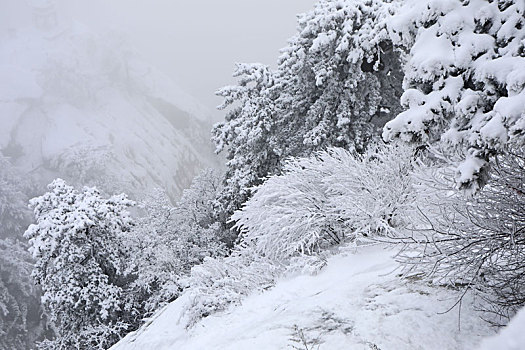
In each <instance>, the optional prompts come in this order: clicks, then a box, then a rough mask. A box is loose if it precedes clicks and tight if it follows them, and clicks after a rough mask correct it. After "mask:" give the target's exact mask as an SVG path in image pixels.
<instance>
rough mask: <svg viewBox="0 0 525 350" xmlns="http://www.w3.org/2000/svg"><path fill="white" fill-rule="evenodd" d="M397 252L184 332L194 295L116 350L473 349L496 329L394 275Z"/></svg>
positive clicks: (348, 264)
mask: <svg viewBox="0 0 525 350" xmlns="http://www.w3.org/2000/svg"><path fill="white" fill-rule="evenodd" d="M395 268H396V263H395V262H394V260H393V259H392V252H391V251H386V250H384V249H383V248H382V247H380V246H375V247H365V248H360V249H359V251H358V252H357V253H355V254H353V253H343V254H339V255H337V256H334V257H332V258H330V259H329V260H328V263H327V266H326V267H325V268H324V269H323V270H321V272H320V273H319V274H317V275H316V276H306V275H299V276H295V277H289V278H285V279H282V280H281V281H280V282H278V283H277V285H276V286H275V287H274V288H272V289H270V290H269V291H267V292H264V293H262V294H255V295H251V296H249V297H248V298H246V299H245V300H244V301H243V303H242V305H240V306H232V307H230V308H229V309H228V310H227V311H225V312H221V313H218V314H214V315H211V316H209V317H207V318H205V319H203V320H201V321H200V322H198V323H197V324H196V325H195V326H194V327H193V328H191V329H189V330H185V328H184V326H183V316H182V315H181V310H182V307H183V305H184V304H185V302H186V300H185V298H187V296H182V297H181V298H180V299H178V300H176V301H175V302H173V303H171V304H169V305H168V306H167V307H166V308H164V309H163V310H161V311H160V312H159V313H158V314H157V315H156V316H155V317H154V318H153V319H152V320H151V321H150V322H149V323H148V324H146V325H145V326H144V327H142V328H141V329H140V330H139V331H137V332H135V333H132V334H130V335H128V336H127V337H126V338H124V339H123V340H122V341H121V342H119V343H118V344H116V345H115V346H114V347H113V348H112V350H139V349H156V350H169V349H290V348H294V346H295V348H297V349H306V347H305V346H304V343H303V341H302V340H301V339H304V341H305V342H306V344H308V349H317V348H319V349H383V350H384V349H398V350H402V349H411V350H412V349H436V350H438V349H439V350H443V349H472V348H474V347H475V346H477V344H478V343H479V342H480V340H481V338H482V337H485V336H487V335H491V334H492V333H493V331H492V330H491V328H490V327H489V326H488V325H487V324H486V323H484V322H483V321H482V320H481V319H480V318H479V315H478V314H476V313H475V312H474V311H473V310H472V308H471V301H470V300H468V299H466V300H464V302H463V304H462V309H461V330H460V329H459V328H458V312H457V309H455V310H454V311H452V312H448V313H444V314H439V313H440V312H443V311H446V310H447V309H448V308H449V307H450V306H451V305H453V304H454V302H455V301H456V297H457V294H456V293H454V292H453V291H451V290H448V289H445V288H436V287H430V286H428V285H425V284H422V283H419V282H418V281H412V282H407V281H403V280H400V279H399V278H397V277H396V275H395V273H392V272H393V270H394V269H395Z"/></svg>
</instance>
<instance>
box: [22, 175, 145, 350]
mask: <svg viewBox="0 0 525 350" xmlns="http://www.w3.org/2000/svg"><path fill="white" fill-rule="evenodd" d="M30 203H31V207H32V208H33V210H34V214H35V219H36V224H33V225H31V226H30V227H29V228H28V229H27V231H26V233H25V237H26V238H27V239H28V240H29V244H30V252H31V253H32V254H33V257H34V258H35V259H36V264H35V266H34V270H33V274H32V275H33V277H34V279H35V281H36V282H37V283H38V284H39V285H40V286H41V287H42V293H43V295H42V302H43V304H44V306H45V308H46V310H47V311H48V312H49V315H50V320H51V322H52V324H53V326H54V330H55V332H56V334H57V338H56V339H55V340H54V341H52V342H51V343H47V344H48V346H49V344H52V345H51V346H52V347H54V348H55V349H71V348H72V347H74V346H75V344H84V345H83V346H82V347H81V348H85V349H88V348H96V347H97V346H98V347H103V346H106V347H107V346H108V345H111V344H112V343H113V342H114V341H116V340H118V338H119V335H120V334H119V331H116V332H114V333H113V334H111V336H110V337H109V338H97V339H92V337H91V336H90V337H89V339H91V340H89V339H82V335H83V334H88V333H89V334H91V333H90V332H89V329H98V328H99V327H109V328H112V327H113V326H115V327H117V326H118V328H119V330H120V329H122V328H123V327H121V326H119V325H120V324H125V325H126V326H127V327H133V326H136V322H137V320H136V318H137V317H138V316H139V313H138V310H136V308H135V305H134V301H133V297H132V296H130V293H129V291H128V290H126V288H127V284H128V282H129V281H128V276H127V264H128V263H129V259H130V257H129V254H128V252H127V251H126V250H125V245H124V244H123V236H124V232H126V231H129V229H130V227H131V225H132V220H131V217H130V215H129V213H128V211H127V208H128V207H129V206H131V205H132V204H133V202H131V201H130V200H128V199H127V198H126V197H125V196H124V195H119V196H113V197H111V198H109V199H105V198H102V197H101V195H100V194H99V192H98V191H97V190H96V189H95V188H84V190H82V191H77V190H75V189H74V188H73V187H71V186H68V185H67V184H66V183H65V182H64V181H63V180H60V179H57V180H55V181H53V183H51V184H50V185H49V192H48V193H46V194H44V195H43V196H41V197H37V198H34V199H32V200H31V201H30Z"/></svg>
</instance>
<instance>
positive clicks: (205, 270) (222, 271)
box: [184, 247, 283, 326]
mask: <svg viewBox="0 0 525 350" xmlns="http://www.w3.org/2000/svg"><path fill="white" fill-rule="evenodd" d="M282 271H283V267H282V266H280V265H277V264H275V263H274V262H272V261H271V260H270V259H268V258H266V257H263V256H261V255H259V254H258V253H257V252H255V251H254V250H252V249H250V248H249V247H241V248H240V249H238V250H236V251H234V252H233V253H232V254H231V255H230V256H228V257H226V258H218V259H212V258H206V259H205V260H204V263H203V264H202V265H198V266H195V267H194V268H193V269H192V270H191V275H190V276H189V277H188V278H187V279H185V280H184V283H185V284H186V286H187V290H186V292H185V297H186V298H187V299H186V300H187V301H186V304H185V307H184V319H185V322H186V324H187V325H188V326H192V325H193V324H195V323H196V322H197V321H198V320H199V319H201V318H203V317H206V316H208V315H210V314H212V313H214V312H218V311H222V310H225V309H226V308H228V307H229V306H230V305H234V304H237V303H239V302H240V301H241V300H242V299H243V298H244V297H246V296H247V295H248V294H250V293H254V292H257V291H262V290H265V289H268V288H270V287H272V286H273V285H274V284H275V279H276V278H277V277H278V276H279V275H280V274H281V273H282Z"/></svg>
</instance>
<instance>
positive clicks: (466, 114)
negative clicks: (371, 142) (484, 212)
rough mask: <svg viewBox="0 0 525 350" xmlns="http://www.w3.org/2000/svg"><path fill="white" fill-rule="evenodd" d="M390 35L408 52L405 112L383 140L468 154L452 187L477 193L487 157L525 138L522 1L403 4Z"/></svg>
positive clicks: (458, 0)
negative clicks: (446, 146)
mask: <svg viewBox="0 0 525 350" xmlns="http://www.w3.org/2000/svg"><path fill="white" fill-rule="evenodd" d="M388 31H389V35H390V37H391V39H392V41H393V43H394V44H395V45H398V46H401V47H405V48H407V49H409V50H410V51H409V55H408V62H407V64H406V67H405V79H404V84H403V88H404V90H405V92H404V94H403V96H402V98H401V102H402V104H403V106H404V107H405V108H406V110H405V111H404V112H402V113H400V114H399V115H398V116H397V117H396V118H395V119H394V120H392V121H391V122H389V123H388V124H387V125H386V126H385V129H384V132H383V137H384V138H385V139H386V140H392V139H394V138H397V137H400V138H402V139H404V140H407V141H414V140H415V141H422V142H428V141H435V140H439V139H441V140H442V141H444V142H445V143H447V144H449V145H451V146H452V147H456V146H461V148H467V149H469V156H468V157H467V159H466V162H465V163H464V164H463V165H462V166H461V167H460V168H459V169H458V178H457V181H458V184H459V185H460V187H465V188H472V187H474V189H475V188H477V186H478V185H479V184H478V182H479V180H480V176H481V174H482V173H483V170H484V168H485V167H486V165H487V163H486V161H487V160H488V158H489V157H490V156H491V155H493V154H494V153H495V152H498V151H500V150H502V149H503V148H504V147H505V144H506V143H507V142H508V141H509V140H510V139H512V138H523V135H524V132H525V90H524V87H525V2H523V1H522V0H499V1H490V2H489V1H484V0H425V1H421V0H408V1H405V3H404V5H403V6H402V7H400V8H399V9H398V10H396V13H395V15H394V16H393V17H391V18H390V19H389V21H388Z"/></svg>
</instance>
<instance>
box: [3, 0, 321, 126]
mask: <svg viewBox="0 0 525 350" xmlns="http://www.w3.org/2000/svg"><path fill="white" fill-rule="evenodd" d="M2 1H19V0H0V2H2ZM59 2H61V3H62V4H65V5H66V6H67V7H69V9H70V12H71V13H72V14H73V15H74V17H77V18H78V19H79V20H80V21H82V22H85V23H86V24H88V25H90V26H92V27H93V26H101V27H106V26H107V27H113V28H118V29H119V30H120V31H122V32H124V33H125V34H126V35H127V36H129V38H130V39H131V41H132V43H133V44H134V45H135V46H136V48H137V49H138V50H139V51H140V52H141V53H142V55H143V56H144V57H145V58H146V59H147V60H148V61H149V62H150V63H152V64H153V65H155V66H157V67H158V68H159V69H160V70H162V71H164V72H165V73H167V74H168V75H169V76H171V77H172V78H173V79H174V80H175V81H176V82H177V83H178V84H179V85H180V86H181V87H182V88H183V89H184V90H186V91H187V92H189V93H190V94H192V95H193V96H195V97H196V98H197V99H198V100H200V101H201V102H202V103H203V104H204V105H205V106H207V107H208V108H209V109H210V111H212V113H214V114H215V116H217V117H220V116H221V113H220V112H217V111H215V106H217V105H218V104H220V102H221V99H220V98H218V97H216V96H215V95H214V92H215V91H216V90H217V89H218V88H220V87H222V86H223V85H227V84H230V83H232V82H233V81H234V80H233V78H231V75H232V72H233V68H234V63H235V62H262V63H265V64H270V65H275V63H276V61H277V57H278V55H279V49H280V48H282V47H284V46H285V45H286V40H287V39H288V38H290V37H291V36H292V35H293V34H295V29H296V14H297V13H301V12H305V11H308V10H309V9H311V8H312V7H313V4H314V3H315V0H200V1H197V0H59Z"/></svg>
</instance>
